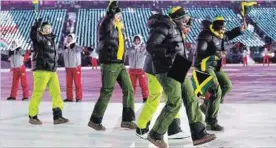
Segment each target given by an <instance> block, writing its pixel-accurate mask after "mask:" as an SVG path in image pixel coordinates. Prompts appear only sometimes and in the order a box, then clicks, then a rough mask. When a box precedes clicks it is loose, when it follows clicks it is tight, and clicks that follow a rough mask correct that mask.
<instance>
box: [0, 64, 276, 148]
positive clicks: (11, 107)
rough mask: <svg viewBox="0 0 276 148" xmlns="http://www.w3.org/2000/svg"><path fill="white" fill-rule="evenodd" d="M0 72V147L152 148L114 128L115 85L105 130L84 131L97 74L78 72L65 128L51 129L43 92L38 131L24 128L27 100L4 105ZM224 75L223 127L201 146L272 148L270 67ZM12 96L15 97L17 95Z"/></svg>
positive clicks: (274, 118)
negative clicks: (77, 91)
mask: <svg viewBox="0 0 276 148" xmlns="http://www.w3.org/2000/svg"><path fill="white" fill-rule="evenodd" d="M5 71H7V70H1V77H2V78H1V101H0V147H118V148H119V147H120V148H123V147H132V148H134V147H140V148H145V147H154V146H153V145H152V144H150V143H149V142H148V141H146V140H142V139H140V138H138V137H136V136H135V134H134V131H131V130H124V129H121V128H120V122H121V108H122V107H121V103H120V102H121V90H120V89H118V86H117V87H116V89H115V92H114V95H113V97H112V100H111V103H110V104H109V106H108V109H107V111H106V114H105V117H104V119H103V124H104V125H105V126H106V127H107V131H106V132H96V131H94V130H92V129H90V128H88V127H87V123H88V120H89V118H90V114H91V112H92V109H93V106H94V104H95V103H94V102H95V100H96V99H97V97H98V95H99V89H100V72H99V71H92V70H91V68H90V69H86V68H84V70H83V73H82V75H83V87H84V101H83V102H81V103H65V108H64V112H63V114H64V116H65V117H67V118H69V119H70V123H68V124H63V125H53V124H52V112H51V102H50V101H49V100H50V98H49V96H48V93H45V95H44V98H43V101H42V102H41V104H40V114H39V117H40V119H41V120H42V122H43V124H42V125H41V126H33V125H30V124H29V123H28V116H27V115H28V110H27V108H28V102H27V101H26V102H23V101H6V98H7V96H8V95H9V91H10V85H11V81H10V80H11V73H9V72H5ZM225 71H226V72H227V73H228V74H229V76H230V78H231V80H232V82H233V90H232V92H231V93H230V94H229V95H228V96H227V97H226V98H225V99H226V101H225V104H222V105H221V110H220V114H219V121H220V124H222V125H224V126H225V131H224V132H212V133H216V134H217V137H218V138H217V140H215V141H213V142H211V143H208V144H205V145H202V146H201V147H276V140H275V130H276V114H275V112H276V104H275V102H276V101H275V100H276V99H275V96H276V92H275V88H276V84H275V82H276V81H275V80H276V66H275V65H273V66H270V67H263V66H262V65H252V66H249V67H241V66H234V65H228V66H227V67H225ZM58 74H59V78H60V84H61V89H62V94H63V96H64V95H65V73H64V70H62V69H61V70H59V71H58ZM27 75H28V79H29V81H31V73H30V72H27ZM7 80H9V81H7ZM88 80H90V81H88ZM18 96H21V90H19V95H18ZM20 98H21V97H20ZM136 98H137V102H138V103H136V106H135V107H136V116H138V115H139V113H140V111H141V108H142V103H140V102H141V98H142V97H141V95H140V90H139V89H138V92H137V97H136ZM163 105H164V104H162V106H163ZM162 106H160V107H159V110H158V112H157V113H156V114H155V117H154V119H155V118H156V116H157V115H158V113H159V112H160V110H161V108H162ZM181 113H182V114H181V119H182V127H183V130H184V131H185V132H187V133H188V132H189V127H188V121H187V117H186V116H185V113H184V110H183V109H182V112H181ZM165 139H166V137H165ZM169 144H170V147H172V148H180V147H192V141H191V139H190V138H187V139H184V140H170V141H169Z"/></svg>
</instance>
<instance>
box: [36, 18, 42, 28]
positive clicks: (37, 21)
mask: <svg viewBox="0 0 276 148" xmlns="http://www.w3.org/2000/svg"><path fill="white" fill-rule="evenodd" d="M41 23H42V18H39V19H38V20H37V19H36V20H35V23H34V26H35V27H39V26H40V25H41Z"/></svg>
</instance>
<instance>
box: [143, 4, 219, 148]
mask: <svg viewBox="0 0 276 148" xmlns="http://www.w3.org/2000/svg"><path fill="white" fill-rule="evenodd" d="M190 25H191V17H190V16H189V15H188V14H187V13H186V12H185V11H184V9H183V8H181V7H180V6H178V7H174V8H172V9H171V10H170V12H169V16H167V15H162V14H155V15H153V16H151V17H150V18H149V20H148V26H149V28H150V34H149V39H148V42H147V51H148V52H149V54H150V55H151V57H152V63H150V64H152V66H153V73H154V74H155V77H156V78H157V80H158V81H159V83H160V84H161V86H162V88H163V90H164V93H165V95H166V96H167V97H168V99H167V102H166V105H165V107H164V108H163V110H162V111H161V113H160V115H159V116H158V118H157V120H156V122H155V124H154V126H153V128H152V129H151V131H150V132H149V134H148V138H147V139H148V140H149V141H150V142H151V143H153V144H154V145H156V146H157V147H162V148H166V147H168V145H167V143H165V141H164V139H163V135H164V134H165V133H166V132H167V131H168V128H169V126H170V124H171V123H172V122H173V120H174V119H175V117H176V115H177V113H178V112H179V110H180V107H181V98H182V96H184V97H185V99H186V100H185V101H184V104H185V106H188V107H186V112H187V115H188V118H190V119H189V122H190V126H191V131H192V130H194V129H196V128H197V126H198V125H201V127H202V128H197V131H192V138H193V141H194V145H197V144H201V143H203V142H204V143H206V142H208V141H212V140H214V139H215V135H213V134H207V133H206V130H205V127H204V124H203V123H202V118H201V117H200V114H201V112H200V110H199V108H198V102H197V101H196V100H197V98H196V97H195V95H194V91H193V87H192V84H191V82H190V80H189V79H188V78H187V77H186V78H185V80H184V82H183V84H182V82H181V81H179V80H177V78H174V77H173V75H172V74H171V69H172V67H173V65H174V64H173V63H175V62H176V61H177V60H175V59H178V60H180V59H181V60H180V61H182V60H183V59H185V58H186V57H187V56H186V52H185V48H184V38H185V36H186V35H187V33H188V30H189V27H190ZM182 64H183V63H182ZM181 66H183V69H185V68H184V67H185V66H186V65H181ZM178 68H180V67H178ZM180 69H181V68H180ZM180 69H178V70H180ZM180 71H181V70H180ZM183 74H184V71H183ZM185 75H186V73H185V74H184V75H182V74H181V77H182V78H184V77H185ZM150 91H151V90H149V92H150ZM150 99H151V98H150V97H149V98H148V100H147V101H149V100H150ZM196 105H197V106H196ZM197 114H199V116H195V115H197ZM192 116H193V117H192ZM197 121H199V122H197ZM196 140H199V141H196Z"/></svg>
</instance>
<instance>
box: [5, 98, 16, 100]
mask: <svg viewBox="0 0 276 148" xmlns="http://www.w3.org/2000/svg"><path fill="white" fill-rule="evenodd" d="M7 100H16V98H14V97H8V98H7Z"/></svg>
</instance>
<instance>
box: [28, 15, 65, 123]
mask: <svg viewBox="0 0 276 148" xmlns="http://www.w3.org/2000/svg"><path fill="white" fill-rule="evenodd" d="M30 38H31V41H32V43H33V58H32V61H33V81H34V82H33V84H34V86H33V93H32V97H31V99H30V103H29V118H30V120H29V123H30V124H34V125H40V124H42V122H41V121H40V120H39V119H38V111H39V104H40V102H41V99H42V96H43V94H44V91H45V89H46V88H47V87H48V89H49V92H50V96H51V98H52V110H53V120H54V124H62V123H67V122H69V120H68V119H66V118H64V117H63V115H62V109H63V100H62V97H61V92H60V85H59V80H58V75H57V72H56V70H57V66H58V63H57V61H58V52H57V49H56V44H55V40H54V39H55V35H54V34H53V33H52V26H51V24H50V23H48V22H42V18H40V19H38V20H36V21H35V23H34V25H33V26H32V28H31V32H30Z"/></svg>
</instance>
